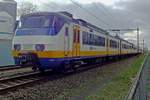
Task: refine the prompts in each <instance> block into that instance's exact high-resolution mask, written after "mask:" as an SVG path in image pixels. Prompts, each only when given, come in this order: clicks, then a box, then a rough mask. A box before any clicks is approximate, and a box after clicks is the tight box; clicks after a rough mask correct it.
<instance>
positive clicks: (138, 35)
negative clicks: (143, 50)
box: [108, 28, 140, 52]
mask: <svg viewBox="0 0 150 100" xmlns="http://www.w3.org/2000/svg"><path fill="white" fill-rule="evenodd" d="M134 30H136V31H137V52H139V47H140V46H139V40H140V29H139V28H137V29H108V31H114V32H115V31H117V32H121V31H134Z"/></svg>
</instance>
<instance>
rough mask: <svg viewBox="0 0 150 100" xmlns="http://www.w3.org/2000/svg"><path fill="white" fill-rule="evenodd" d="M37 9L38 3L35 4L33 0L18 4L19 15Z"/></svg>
mask: <svg viewBox="0 0 150 100" xmlns="http://www.w3.org/2000/svg"><path fill="white" fill-rule="evenodd" d="M36 11H37V5H34V4H33V3H31V2H27V1H21V2H20V3H19V4H18V11H17V12H18V14H17V15H18V16H22V15H25V14H29V13H32V12H36Z"/></svg>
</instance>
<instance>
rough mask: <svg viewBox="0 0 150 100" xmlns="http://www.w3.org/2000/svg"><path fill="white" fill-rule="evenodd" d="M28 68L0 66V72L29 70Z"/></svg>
mask: <svg viewBox="0 0 150 100" xmlns="http://www.w3.org/2000/svg"><path fill="white" fill-rule="evenodd" d="M29 67H30V66H27V67H21V66H19V65H9V66H1V67H0V71H9V70H16V69H23V68H29Z"/></svg>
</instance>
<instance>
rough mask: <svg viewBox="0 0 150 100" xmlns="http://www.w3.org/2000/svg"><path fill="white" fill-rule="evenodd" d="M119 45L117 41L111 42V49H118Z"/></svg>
mask: <svg viewBox="0 0 150 100" xmlns="http://www.w3.org/2000/svg"><path fill="white" fill-rule="evenodd" d="M117 44H118V43H117V42H116V41H114V40H110V47H111V48H118V45H117Z"/></svg>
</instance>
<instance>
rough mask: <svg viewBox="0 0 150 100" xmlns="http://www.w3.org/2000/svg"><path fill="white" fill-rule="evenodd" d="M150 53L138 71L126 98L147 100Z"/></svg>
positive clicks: (129, 99)
mask: <svg viewBox="0 0 150 100" xmlns="http://www.w3.org/2000/svg"><path fill="white" fill-rule="evenodd" d="M147 81H148V55H147V56H146V57H145V59H144V62H143V64H142V66H141V68H140V71H139V72H138V74H137V76H136V78H135V80H134V82H133V84H132V86H131V88H130V90H129V93H128V95H127V97H126V98H125V100H147V88H148V84H147Z"/></svg>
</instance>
